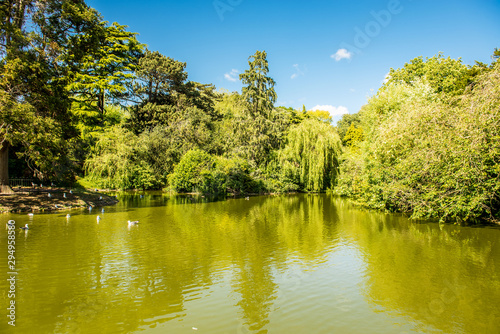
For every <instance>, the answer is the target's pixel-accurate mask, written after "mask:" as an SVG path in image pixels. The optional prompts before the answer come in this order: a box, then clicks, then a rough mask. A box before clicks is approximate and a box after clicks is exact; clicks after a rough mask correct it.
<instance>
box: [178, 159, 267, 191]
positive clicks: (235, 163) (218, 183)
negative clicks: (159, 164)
mask: <svg viewBox="0 0 500 334" xmlns="http://www.w3.org/2000/svg"><path fill="white" fill-rule="evenodd" d="M169 181H170V182H169V183H170V187H171V188H172V189H173V190H175V191H178V192H199V193H204V194H226V193H228V192H229V193H233V194H241V193H250V192H255V191H256V190H258V184H257V183H256V182H255V181H254V180H253V179H252V178H251V176H250V165H249V163H248V162H247V161H245V160H243V159H238V158H233V159H228V158H223V157H214V156H212V155H210V154H208V153H207V152H205V151H201V150H192V151H189V152H187V153H186V154H185V155H184V156H183V157H182V159H181V161H180V162H179V164H178V165H177V166H176V167H175V169H174V173H172V174H171V175H170V177H169Z"/></svg>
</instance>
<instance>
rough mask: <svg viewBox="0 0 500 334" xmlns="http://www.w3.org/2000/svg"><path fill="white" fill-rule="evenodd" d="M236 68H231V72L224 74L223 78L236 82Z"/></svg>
mask: <svg viewBox="0 0 500 334" xmlns="http://www.w3.org/2000/svg"><path fill="white" fill-rule="evenodd" d="M238 73H239V72H238V70H235V69H232V70H231V72H229V73H226V74H224V78H226V80H228V81H231V82H236V81H237V80H238Z"/></svg>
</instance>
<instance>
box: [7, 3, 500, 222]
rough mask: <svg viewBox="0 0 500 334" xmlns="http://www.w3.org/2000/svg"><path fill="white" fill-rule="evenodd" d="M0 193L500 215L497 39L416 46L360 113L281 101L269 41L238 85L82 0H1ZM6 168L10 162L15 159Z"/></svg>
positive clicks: (457, 217)
mask: <svg viewBox="0 0 500 334" xmlns="http://www.w3.org/2000/svg"><path fill="white" fill-rule="evenodd" d="M0 13H1V15H2V18H3V19H2V20H1V22H0V31H1V36H0V44H1V48H0V55H1V59H0V73H1V75H0V192H8V191H9V190H10V189H9V187H8V184H9V175H8V174H9V169H10V171H11V173H14V174H15V175H16V176H31V177H35V178H37V179H39V180H40V181H43V182H50V181H55V182H57V183H65V184H74V183H75V181H76V180H77V179H79V178H85V180H86V181H87V182H90V184H92V185H93V186H96V187H102V188H112V189H138V188H140V189H162V188H169V189H172V190H174V191H179V192H192V191H196V192H202V193H212V194H215V193H218V194H224V193H234V194H242V193H257V192H288V191H314V192H319V191H325V190H327V189H332V188H334V189H335V191H336V192H337V193H338V194H341V195H346V196H350V197H352V198H353V199H355V200H356V201H357V202H359V203H361V204H363V205H366V206H369V207H372V208H378V209H385V210H391V211H402V212H407V213H411V214H412V215H413V217H416V218H440V219H442V220H452V221H472V220H475V219H478V218H486V219H491V220H499V219H500V213H499V211H500V210H499V208H500V204H499V203H500V193H499V192H500V181H499V180H500V177H499V173H500V164H499V161H500V156H499V155H500V144H499V138H500V133H499V129H500V124H499V115H498V113H499V110H500V100H499V99H500V98H499V96H500V88H499V87H500V79H499V76H500V64H499V57H500V51H499V50H498V49H495V51H494V54H493V63H492V64H491V65H487V64H484V63H479V62H477V63H476V64H475V65H473V66H467V65H464V64H463V63H462V61H461V59H451V58H449V57H448V58H445V57H444V56H443V55H442V54H438V55H436V56H434V57H431V58H425V59H424V58H423V57H417V58H415V59H413V60H411V61H410V62H408V63H407V64H405V65H404V66H403V67H402V68H400V69H391V70H390V72H389V75H388V77H387V78H386V79H387V80H386V81H385V83H384V84H383V86H382V87H381V88H380V89H379V91H378V92H377V93H376V94H375V96H373V97H372V98H370V99H369V101H368V103H367V104H366V105H365V106H363V107H362V109H361V110H360V111H359V112H358V113H356V114H352V115H351V114H347V115H343V117H342V119H341V120H340V121H339V122H338V123H337V127H333V126H332V124H331V123H332V117H331V115H330V114H329V113H328V112H326V111H321V110H315V111H311V110H310V111H307V109H306V108H305V107H304V106H303V108H302V110H300V111H299V110H295V109H293V108H289V107H288V108H287V107H276V106H275V103H276V100H277V95H276V92H275V89H274V86H275V84H276V83H275V81H274V79H273V78H272V77H271V76H270V74H269V73H270V69H269V62H268V60H267V53H266V52H265V51H256V52H255V54H254V55H252V56H250V57H249V59H248V69H247V70H245V71H244V72H243V73H242V74H240V80H241V82H242V84H243V88H242V91H241V93H239V92H231V93H229V92H220V91H219V92H218V91H216V89H215V87H214V86H213V85H211V84H202V83H198V82H194V81H190V80H189V77H188V73H187V72H186V63H184V62H181V61H178V60H175V59H172V58H170V57H167V56H165V55H162V54H161V53H159V52H157V51H151V50H147V49H145V48H144V46H143V45H142V44H141V43H140V42H139V41H138V40H137V38H136V35H137V34H136V33H133V32H129V31H127V27H126V26H123V25H120V24H118V23H112V24H109V23H108V22H105V21H103V19H102V17H101V15H100V14H99V13H98V12H97V11H95V10H94V9H92V8H90V7H89V6H88V5H87V4H86V3H85V2H84V1H83V0H75V1H62V0H47V1H33V0H20V1H7V2H2V3H1V4H0ZM9 166H10V168H9Z"/></svg>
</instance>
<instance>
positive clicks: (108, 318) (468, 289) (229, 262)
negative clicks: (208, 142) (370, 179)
mask: <svg viewBox="0 0 500 334" xmlns="http://www.w3.org/2000/svg"><path fill="white" fill-rule="evenodd" d="M119 198H120V200H121V202H120V203H119V204H118V205H116V206H114V207H106V208H105V211H104V213H102V212H101V208H95V209H93V210H92V211H91V212H89V211H88V210H77V211H71V212H69V213H70V214H71V217H70V218H69V219H67V218H66V214H67V213H68V212H64V213H54V214H35V215H34V216H33V217H28V216H27V215H25V214H23V215H3V216H1V217H2V225H1V229H0V231H3V232H0V236H1V238H0V272H1V273H2V275H3V277H4V278H5V279H2V281H1V282H0V288H1V290H2V299H1V302H2V305H1V306H2V307H1V308H2V310H4V311H2V313H3V315H2V317H1V318H0V319H3V320H1V322H0V332H1V333H42V334H43V333H193V332H195V329H196V330H197V331H198V332H200V333H216V334H219V333H231V334H232V333H234V334H239V333H499V332H500V307H499V302H500V230H499V229H498V228H495V227H480V228H472V227H460V226H455V225H439V224H436V223H432V222H418V223H416V222H411V221H408V220H407V219H406V218H405V217H403V216H400V215H385V214H381V213H374V212H370V211H363V210H358V209H356V208H354V207H352V206H351V205H350V204H349V203H348V202H347V201H345V200H342V199H338V198H335V197H333V196H330V195H292V196H273V197H266V196H262V197H252V198H250V199H249V200H245V199H229V200H227V201H215V202H210V201H209V200H208V199H205V198H201V197H191V196H168V195H163V194H160V193H147V194H145V195H144V196H143V197H142V198H141V196H140V195H138V194H121V195H119ZM98 215H99V216H100V217H101V218H102V219H101V220H100V221H99V222H98V221H97V216H98ZM9 219H15V221H16V224H17V226H22V225H24V224H26V223H28V224H29V225H30V230H29V231H28V232H24V231H18V232H16V254H15V256H16V271H17V272H18V275H17V283H16V298H15V301H16V305H17V308H16V328H15V330H12V328H11V327H10V326H8V325H7V321H8V319H7V318H6V314H7V311H6V309H7V307H8V303H9V301H10V299H9V298H8V294H7V291H8V285H7V281H6V278H7V272H8V271H9V270H8V268H7V255H8V253H7V231H6V230H5V229H4V228H3V224H4V223H5V222H7V220H9ZM128 220H139V221H140V223H139V224H138V225H137V226H132V227H128V225H127V221H128Z"/></svg>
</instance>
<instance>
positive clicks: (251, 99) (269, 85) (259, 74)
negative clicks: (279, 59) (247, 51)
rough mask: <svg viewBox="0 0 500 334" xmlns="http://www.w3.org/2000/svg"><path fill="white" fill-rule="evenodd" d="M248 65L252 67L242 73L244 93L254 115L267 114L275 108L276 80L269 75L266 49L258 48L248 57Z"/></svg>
mask: <svg viewBox="0 0 500 334" xmlns="http://www.w3.org/2000/svg"><path fill="white" fill-rule="evenodd" d="M248 66H249V67H250V68H249V69H248V70H246V71H245V72H244V73H242V74H240V80H241V82H242V83H243V85H245V86H244V87H243V88H242V94H243V96H244V97H245V99H246V100H247V102H248V104H249V111H250V112H251V113H252V114H253V116H257V115H265V114H267V113H269V112H270V111H271V110H272V109H273V107H274V103H275V102H276V92H275V91H274V85H275V81H274V80H273V78H271V77H269V76H268V73H269V63H268V61H267V53H266V51H258V50H257V51H256V52H255V54H254V55H253V56H250V57H249V58H248Z"/></svg>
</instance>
